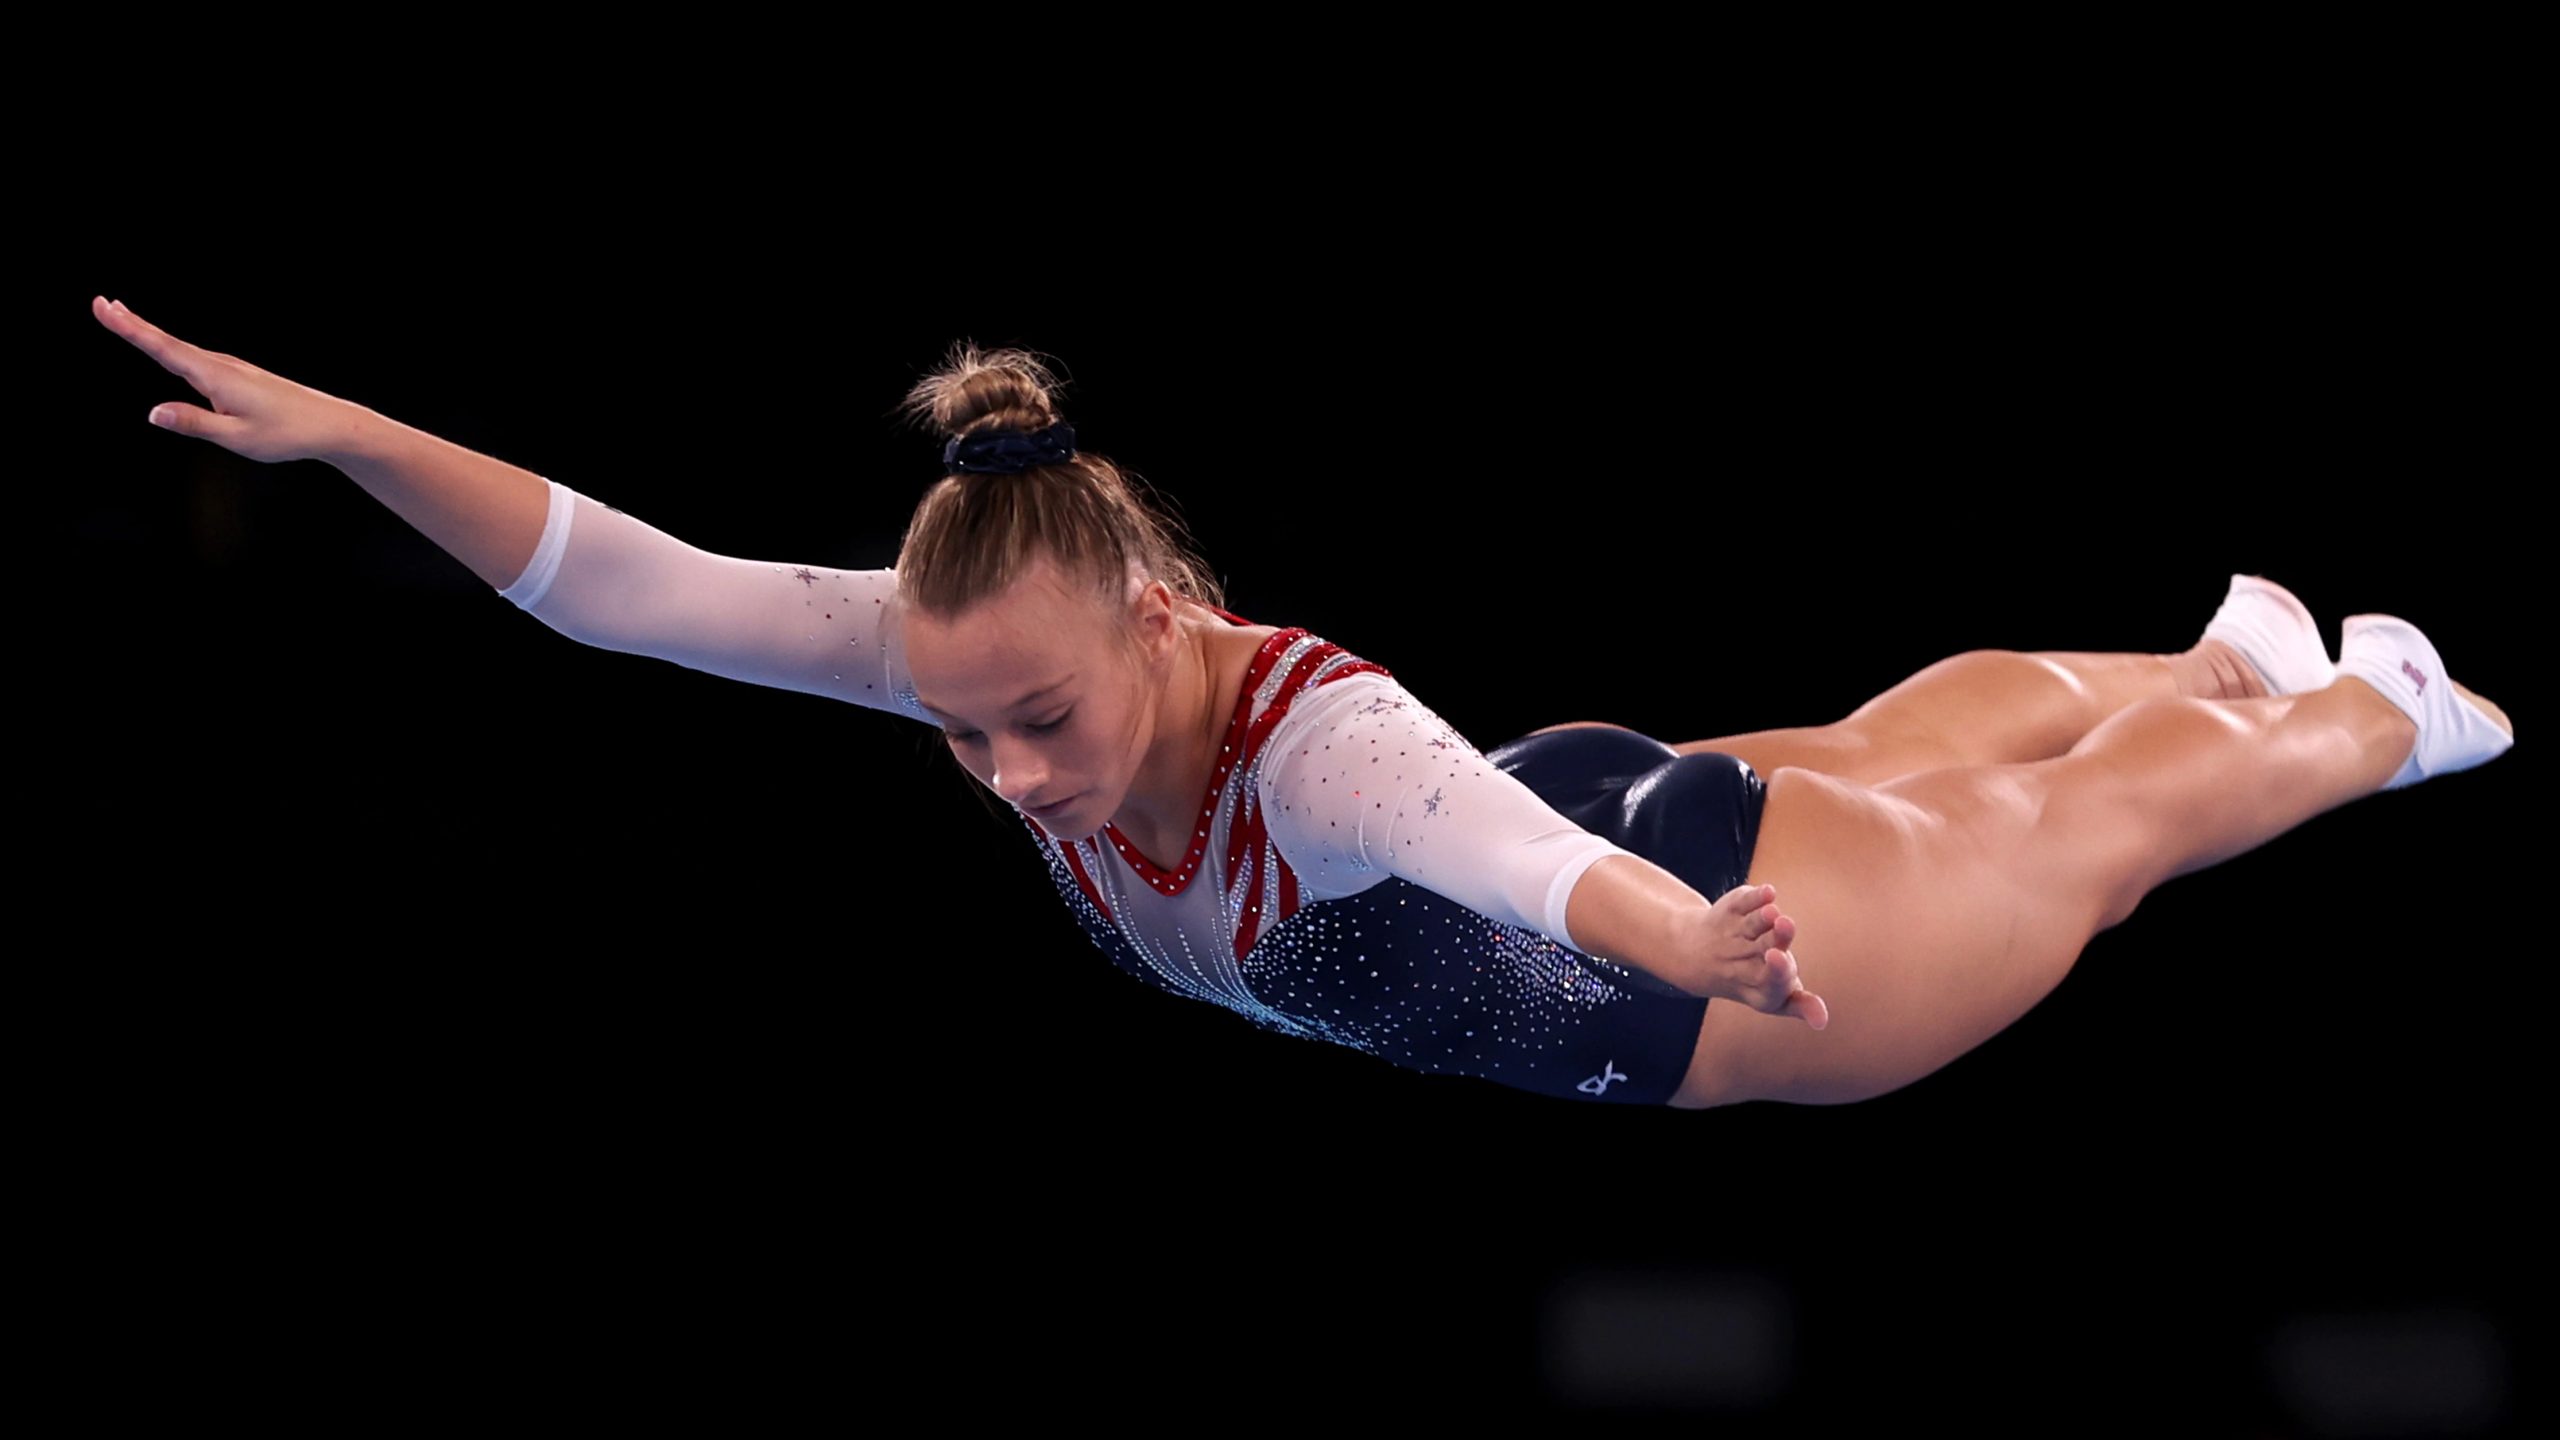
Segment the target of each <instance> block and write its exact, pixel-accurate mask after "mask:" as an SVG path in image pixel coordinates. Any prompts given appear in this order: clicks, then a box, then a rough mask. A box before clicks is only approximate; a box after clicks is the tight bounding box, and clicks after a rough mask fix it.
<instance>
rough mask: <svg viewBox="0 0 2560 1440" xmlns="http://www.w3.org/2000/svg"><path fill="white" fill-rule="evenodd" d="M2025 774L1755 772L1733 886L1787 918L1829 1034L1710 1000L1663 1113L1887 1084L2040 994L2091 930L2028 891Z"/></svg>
mask: <svg viewBox="0 0 2560 1440" xmlns="http://www.w3.org/2000/svg"><path fill="white" fill-rule="evenodd" d="M2033 768H2034V767H2028V766H1991V767H1983V768H1979V769H1972V770H1942V771H1934V772H1930V773H1929V774H1925V775H1917V776H1910V777H1906V778H1905V779H1902V780H1897V781H1893V782H1889V783H1888V784H1886V785H1882V786H1875V787H1869V786H1864V785H1860V784H1857V783H1855V782H1853V781H1847V780H1842V779H1839V778H1837V777H1835V776H1831V775H1825V774H1821V773H1819V772H1816V771H1811V770H1806V769H1803V768H1800V767H1796V766H1786V767H1782V768H1780V769H1779V770H1777V771H1775V772H1773V773H1771V774H1769V775H1768V776H1767V777H1766V779H1767V782H1768V794H1767V798H1766V802H1765V805H1764V808H1763V810H1762V813H1761V817H1760V834H1759V839H1758V843H1757V844H1756V845H1755V847H1754V848H1753V852H1752V857H1751V870H1750V875H1749V876H1748V878H1747V880H1746V881H1745V883H1747V884H1763V883H1765V884H1768V885H1771V886H1773V887H1775V889H1776V891H1777V903H1778V907H1779V909H1781V910H1782V911H1784V912H1785V913H1786V914H1787V915H1788V916H1790V917H1792V918H1793V919H1794V920H1795V922H1796V941H1795V945H1794V947H1793V949H1794V951H1795V956H1796V963H1797V966H1798V968H1799V970H1800V971H1801V973H1802V975H1803V977H1804V983H1805V986H1806V988H1807V989H1810V990H1812V991H1813V992H1814V993H1815V994H1817V995H1820V996H1821V997H1822V998H1823V1001H1824V1003H1825V1004H1826V1005H1827V1006H1828V1007H1829V1008H1830V1012H1831V1014H1830V1021H1829V1023H1828V1024H1827V1025H1826V1026H1825V1027H1824V1028H1823V1029H1821V1030H1815V1029H1813V1028H1812V1027H1810V1026H1808V1025H1806V1024H1804V1023H1803V1022H1802V1021H1800V1020H1794V1019H1789V1018H1786V1017H1782V1016H1776V1015H1770V1014H1766V1013H1763V1012H1761V1011H1757V1010H1753V1009H1751V1008H1750V1007H1748V1006H1746V1005H1743V1004H1741V1003H1740V1002H1738V1001H1732V1000H1724V999H1717V1000H1712V1001H1710V1002H1709V1003H1708V1006H1707V1014H1706V1018H1705V1020H1704V1021H1703V1022H1702V1023H1701V1025H1700V1027H1699V1036H1698V1048H1697V1052H1696V1054H1695V1055H1693V1056H1692V1057H1691V1060H1690V1065H1689V1073H1688V1075H1687V1077H1686V1078H1685V1079H1684V1080H1683V1082H1682V1085H1681V1088H1680V1090H1679V1092H1678V1093H1677V1094H1675V1095H1674V1097H1673V1099H1672V1101H1671V1103H1672V1104H1673V1105H1675V1106H1679V1107H1681V1108H1688V1109H1702V1108H1706V1107H1708V1106H1713V1105H1729V1104H1736V1103H1740V1102H1742V1101H1747V1100H1784V1101H1789V1102H1793V1103H1797V1104H1813V1105H1825V1104H1844V1103H1848V1102H1851V1101H1856V1100H1864V1099H1869V1098H1872V1097H1874V1096H1877V1095H1882V1094H1885V1093H1886V1092H1888V1091H1891V1090H1895V1089H1899V1088H1901V1087H1902V1086H1904V1085H1907V1084H1910V1083H1911V1082H1912V1081H1914V1080H1917V1079H1919V1078H1921V1077H1922V1076H1924V1075H1927V1074H1929V1073H1930V1072H1931V1071H1934V1070H1936V1069H1938V1068H1940V1067H1941V1066H1943V1065H1945V1064H1946V1063H1947V1062H1949V1061H1951V1060H1953V1059H1955V1058H1956V1057H1957V1056H1958V1055H1961V1054H1963V1053H1964V1052H1965V1051H1967V1050H1970V1049H1972V1048H1973V1047H1974V1046H1976V1045H1978V1044H1980V1043H1981V1042H1982V1041H1984V1040H1985V1039H1988V1038H1989V1037H1990V1036H1992V1035H1993V1034H1996V1033H1998V1032H1999V1031H2000V1030H2002V1029H2004V1028H2006V1027H2007V1026H2008V1025H2009V1024H2010V1023H2012V1022H2013V1021H2015V1020H2016V1019H2017V1018H2018V1017H2019V1016H2020V1015H2023V1014H2025V1013H2026V1012H2027V1010H2028V1009H2030V1008H2031V1007H2033V1006H2034V1005H2035V1003H2036V1002H2037V1001H2039V1000H2041V999H2043V998H2044V997H2045V996H2046V995H2047V994H2049V993H2051V992H2052V990H2053V988H2054V986H2055V985H2057V984H2059V983H2061V980H2062V977H2063V976H2064V975H2065V974H2067V973H2068V972H2069V970H2070V968H2071V965H2072V962H2073V961H2074V960H2076V959H2077V958H2078V956H2079V954H2080V951H2081V949H2082V948H2083V947H2084V946H2086V945H2087V943H2088V940H2089V937H2090V936H2091V935H2092V934H2094V933H2095V932H2096V921H2097V918H2098V917H2097V913H2096V911H2095V909H2094V908H2093V907H2092V905H2091V904H2090V903H2089V902H2088V899H2087V897H2084V896H2081V895H2078V894H2076V893H2071V889H2070V887H2065V886H2053V885H2039V884H2038V883H2037V868H2036V863H2035V861H2034V860H2033V852H2034V849H2035V846H2036V843H2037V835H2036V828H2037V824H2038V820H2039V817H2040V815H2041V813H2042V811H2043V808H2044V807H2043V804H2042V803H2041V801H2040V800H2039V799H2038V793H2037V790H2036V784H2035V781H2034V777H2032V776H2025V777H2022V776H2021V775H2019V774H2018V773H2016V772H2021V771H2028V770H2032V769H2033Z"/></svg>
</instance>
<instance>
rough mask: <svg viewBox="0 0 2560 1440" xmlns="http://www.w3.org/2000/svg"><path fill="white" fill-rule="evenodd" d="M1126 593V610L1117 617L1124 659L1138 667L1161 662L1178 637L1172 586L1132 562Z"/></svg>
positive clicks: (1177, 611) (1178, 617)
mask: <svg viewBox="0 0 2560 1440" xmlns="http://www.w3.org/2000/svg"><path fill="white" fill-rule="evenodd" d="M1126 594H1127V597H1128V601H1127V608H1126V609H1125V611H1124V612H1123V613H1122V616H1121V624H1120V627H1119V631H1118V636H1119V639H1120V642H1121V645H1122V647H1123V649H1124V650H1125V651H1126V652H1127V658H1129V659H1130V660H1131V661H1133V662H1134V663H1136V664H1137V665H1138V666H1140V667H1141V668H1146V667H1148V666H1152V665H1158V664H1162V663H1164V662H1165V661H1166V660H1168V659H1170V658H1171V656H1172V654H1173V650H1174V646H1175V645H1176V644H1177V643H1178V642H1179V641H1180V640H1181V638H1182V623H1181V612H1180V609H1179V608H1178V607H1177V606H1176V605H1175V604H1174V594H1173V587H1172V586H1170V585H1167V584H1165V583H1164V582H1163V581H1162V580H1159V579H1155V578H1153V577H1151V576H1149V575H1148V574H1147V573H1146V571H1145V570H1144V568H1142V567H1140V566H1138V565H1136V564H1134V563H1133V564H1132V565H1130V567H1129V580H1128V588H1127V591H1126Z"/></svg>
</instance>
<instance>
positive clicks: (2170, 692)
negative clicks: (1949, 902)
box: [1546, 640, 2266, 785]
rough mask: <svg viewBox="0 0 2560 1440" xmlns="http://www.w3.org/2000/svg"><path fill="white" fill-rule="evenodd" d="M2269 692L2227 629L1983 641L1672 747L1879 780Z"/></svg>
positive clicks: (2027, 754)
mask: <svg viewBox="0 0 2560 1440" xmlns="http://www.w3.org/2000/svg"><path fill="white" fill-rule="evenodd" d="M2265 693H2266V686H2265V683H2264V682H2263V681H2261V680H2260V679H2259V678H2258V674H2257V672H2256V671H2255V670H2252V669H2251V668H2249V665H2248V662H2246V661H2244V660H2242V659H2241V658H2240V656H2239V654H2238V652H2236V651H2234V650H2232V648H2231V647H2230V646H2228V645H2225V644H2223V643H2222V642H2221V641H2219V640H2207V641H2204V642H2202V643H2200V644H2199V645H2197V646H2196V647H2195V648H2194V649H2192V650H2188V651H2185V652H2183V653H2181V654H2176V655H2145V654H2107V653H2098V652H2086V651H2060V650H2039V651H2032V652H2025V651H2016V650H1971V651H1967V652H1965V653H1964V654H1961V655H1952V656H1949V657H1948V658H1946V659H1944V660H1941V661H1939V662H1937V663H1936V664H1934V665H1931V666H1929V667H1928V668H1927V669H1925V670H1922V671H1920V672H1919V673H1918V674H1916V675H1913V676H1912V677H1911V678H1909V679H1907V680H1904V681H1903V682H1902V683H1901V684H1899V685H1896V686H1894V687H1893V688H1892V689H1890V690H1887V691H1885V692H1884V693H1883V694H1881V695H1879V696H1877V697H1876V698H1874V699H1873V700H1870V701H1868V702H1867V703H1866V704H1864V705H1861V706H1859V707H1858V708H1857V709H1856V710H1854V711H1851V712H1850V713H1849V715H1848V716H1847V717H1846V718H1845V719H1842V720H1838V721H1835V722H1833V723H1832V724H1829V725H1806V726H1796V727H1791V728H1786V729H1778V730H1759V731H1753V732H1750V733H1748V734H1742V735H1726V736H1720V737H1717V738H1714V739H1709V740H1690V741H1686V742H1683V743H1678V744H1674V745H1673V746H1672V747H1671V748H1672V749H1674V750H1676V751H1678V752H1679V753H1681V754H1683V755H1693V754H1696V753H1698V752H1700V751H1705V750H1714V751H1721V752H1723V753H1725V754H1728V755H1738V756H1740V757H1741V758H1742V759H1743V761H1744V762H1745V763H1747V764H1749V765H1750V766H1751V768H1752V769H1754V770H1757V771H1759V772H1760V773H1761V774H1762V775H1763V776H1766V775H1769V774H1770V773H1772V772H1774V771H1776V770H1778V769H1779V768H1780V767H1782V766H1789V765H1793V766H1799V767H1801V768H1804V769H1807V770H1818V771H1821V772H1822V773H1823V774H1826V775H1836V776H1839V777H1840V778H1842V779H1845V780H1855V781H1858V782H1860V783H1862V784H1869V785H1876V784H1882V783H1883V782H1885V781H1887V780H1891V779H1893V778H1895V777H1896V776H1901V775H1909V774H1914V773H1916V772H1919V771H1923V770H1938V769H1944V768H1946V767H1948V766H1954V765H2009V764H2019V763H2023V762H2025V761H2030V760H2045V759H2050V758H2052V757H2054V756H2057V755H2061V754H2064V753H2066V752H2068V751H2069V750H2070V749H2071V747H2072V746H2073V745H2075V744H2077V743H2079V741H2080V738H2081V737H2082V736H2084V735H2087V734H2088V733H2089V732H2090V731H2092V730H2094V729H2096V728H2097V727H2098V726H2099V725H2101V724H2103V723H2105V721H2106V720H2107V719H2108V718H2109V717H2110V716H2113V715H2114V714H2116V713H2117V712H2118V711H2120V710H2123V709H2124V708H2125V707H2126V706H2128V705H2132V704H2134V703H2136V702H2137V701H2142V700H2149V699H2157V698H2161V697H2174V696H2192V697H2196V698H2199V699H2237V698H2248V697H2253V696H2260V695H2264V694H2265ZM1599 723H1603V722H1599V721H1574V722H1571V723H1570V724H1568V725H1550V726H1547V727H1546V728H1547V729H1549V730H1562V729H1568V728H1571V725H1589V724H1599Z"/></svg>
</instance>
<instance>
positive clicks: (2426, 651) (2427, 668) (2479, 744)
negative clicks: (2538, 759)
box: [2338, 615, 2516, 790]
mask: <svg viewBox="0 0 2560 1440" xmlns="http://www.w3.org/2000/svg"><path fill="white" fill-rule="evenodd" d="M2343 629H2344V638H2343V639H2342V640H2340V641H2339V643H2338V673H2339V674H2341V675H2352V676H2354V677H2356V678H2357V679H2359V680H2362V681H2363V682H2364V683H2366V684H2367V685H2370V686H2372V687H2373V688H2374V689H2376V690H2378V691H2380V692H2381V693H2382V696H2383V698H2384V699H2386V700H2389V701H2390V702H2391V703H2392V704H2394V705H2397V706H2399V707H2400V713H2401V714H2403V715H2406V716H2408V717H2409V718H2410V719H2411V720H2412V721H2415V722H2416V723H2417V726H2418V744H2417V747H2416V748H2415V749H2413V750H2411V751H2410V752H2409V760H2408V763H2407V764H2404V765H2402V766H2401V767H2400V771H2399V773H2398V774H2396V775H2394V776H2392V777H2391V779H2390V781H2389V782H2388V783H2386V784H2385V785H2384V786H2383V787H2382V788H2383V789H2385V790H2397V789H2399V788H2401V787H2402V786H2404V785H2415V784H2417V783H2418V782H2419V781H2421V780H2425V779H2428V778H2430V777H2432V776H2437V775H2450V774H2453V773H2454V772H2455V771H2458V770H2468V769H2470V768H2471V767H2473V766H2475V765H2483V764H2486V763H2488V762H2489V761H2491V760H2494V759H2496V758H2497V757H2498V756H2500V755H2502V754H2504V753H2506V750H2507V748H2508V747H2509V746H2511V745H2513V744H2515V743H2516V742H2515V737H2514V736H2511V735H2509V734H2508V733H2507V732H2506V731H2504V730H2501V729H2499V728H2498V724H2497V722H2496V721H2494V720H2491V719H2490V718H2489V716H2488V712H2486V711H2484V710H2482V709H2481V708H2480V707H2479V706H2477V705H2474V704H2472V703H2471V702H2470V701H2468V700H2465V699H2463V698H2462V696H2461V695H2460V694H2458V693H2456V692H2455V690H2454V688H2453V681H2452V678H2451V677H2450V676H2448V675H2446V674H2445V669H2444V658H2443V657H2442V656H2440V655H2438V654H2437V653H2436V647H2435V645H2434V643H2433V642H2431V641H2430V640H2428V639H2427V637H2426V635H2425V634H2424V633H2423V632H2422V631H2420V630H2419V629H2418V627H2417V626H2415V625H2412V624H2410V623H2409V622H2408V621H2406V620H2403V619H2401V618H2400V617H2398V616H2396V615H2350V616H2348V617H2347V621H2346V624H2345V626H2344V627H2343Z"/></svg>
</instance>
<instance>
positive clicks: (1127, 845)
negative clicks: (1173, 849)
mask: <svg viewBox="0 0 2560 1440" xmlns="http://www.w3.org/2000/svg"><path fill="white" fill-rule="evenodd" d="M1211 608H1212V609H1215V608H1216V607H1214V606H1212V607H1211ZM1218 613H1219V614H1220V615H1224V616H1226V618H1227V619H1228V620H1230V621H1232V622H1234V623H1235V624H1237V625H1251V624H1252V623H1253V622H1251V621H1249V620H1246V619H1245V618H1244V617H1242V616H1240V615H1234V614H1230V613H1229V612H1227V611H1225V610H1219V611H1218ZM1306 633H1307V629H1306V627H1305V626H1303V625H1291V626H1288V627H1286V628H1284V629H1281V630H1278V631H1275V632H1273V633H1272V635H1271V637H1270V638H1269V639H1267V640H1264V641H1263V642H1262V648H1261V649H1259V650H1256V651H1255V652H1254V655H1253V663H1252V664H1251V665H1249V666H1247V667H1245V672H1244V683H1243V684H1242V685H1241V686H1239V687H1237V690H1236V704H1235V711H1234V713H1233V714H1232V715H1230V716H1229V717H1228V718H1227V738H1226V741H1225V743H1223V744H1221V745H1220V746H1219V747H1218V754H1219V756H1220V759H1219V761H1218V764H1217V767H1216V768H1215V769H1214V770H1212V771H1211V772H1210V774H1209V782H1208V784H1207V786H1206V787H1205V788H1204V789H1203V791H1202V792H1201V796H1200V821H1199V823H1198V824H1197V825H1195V826H1193V827H1192V831H1191V844H1190V846H1189V847H1188V848H1187V849H1185V850H1184V851H1183V855H1182V864H1181V867H1180V868H1178V869H1172V870H1168V869H1166V868H1165V867H1163V866H1161V865H1158V864H1157V863H1156V862H1154V861H1153V860H1150V859H1148V858H1147V857H1146V855H1145V854H1144V853H1143V852H1141V851H1140V850H1139V849H1138V847H1137V845H1136V844H1135V843H1133V842H1132V841H1131V840H1130V839H1129V837H1128V836H1127V835H1124V834H1122V833H1121V831H1120V827H1119V826H1117V825H1114V824H1112V823H1111V822H1110V821H1108V820H1106V821H1104V822H1103V823H1102V828H1103V830H1104V832H1105V833H1107V834H1109V835H1110V837H1111V843H1112V845H1113V847H1114V848H1116V849H1118V850H1119V852H1120V853H1121V855H1122V856H1124V857H1126V858H1127V860H1128V862H1129V866H1130V868H1131V869H1133V870H1136V871H1137V872H1138V876H1139V878H1140V879H1142V880H1144V881H1146V882H1147V884H1148V885H1150V886H1151V887H1153V888H1154V889H1155V890H1156V891H1157V892H1158V893H1159V894H1164V895H1179V894H1181V893H1182V892H1183V890H1184V888H1185V887H1187V886H1188V885H1190V883H1191V877H1192V876H1194V875H1197V874H1199V873H1200V857H1201V856H1203V855H1205V854H1207V853H1208V849H1209V822H1210V821H1211V820H1213V819H1215V818H1216V817H1217V813H1218V796H1219V795H1220V794H1221V793H1223V792H1224V791H1225V790H1226V788H1227V772H1228V771H1229V770H1231V769H1233V768H1234V767H1235V765H1236V764H1237V762H1238V761H1239V760H1240V759H1241V758H1242V755H1243V750H1244V740H1245V729H1246V725H1247V722H1248V721H1249V720H1250V718H1251V716H1252V713H1253V692H1254V691H1256V690H1259V689H1261V688H1262V682H1263V679H1264V678H1265V677H1266V676H1268V675H1269V674H1270V673H1271V667H1272V666H1273V665H1275V664H1277V663H1278V662H1279V659H1280V655H1281V652H1283V651H1285V650H1287V649H1288V648H1289V646H1290V644H1291V643H1292V642H1294V641H1295V640H1297V639H1298V638H1299V637H1300V636H1302V635H1305V634H1306Z"/></svg>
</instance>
